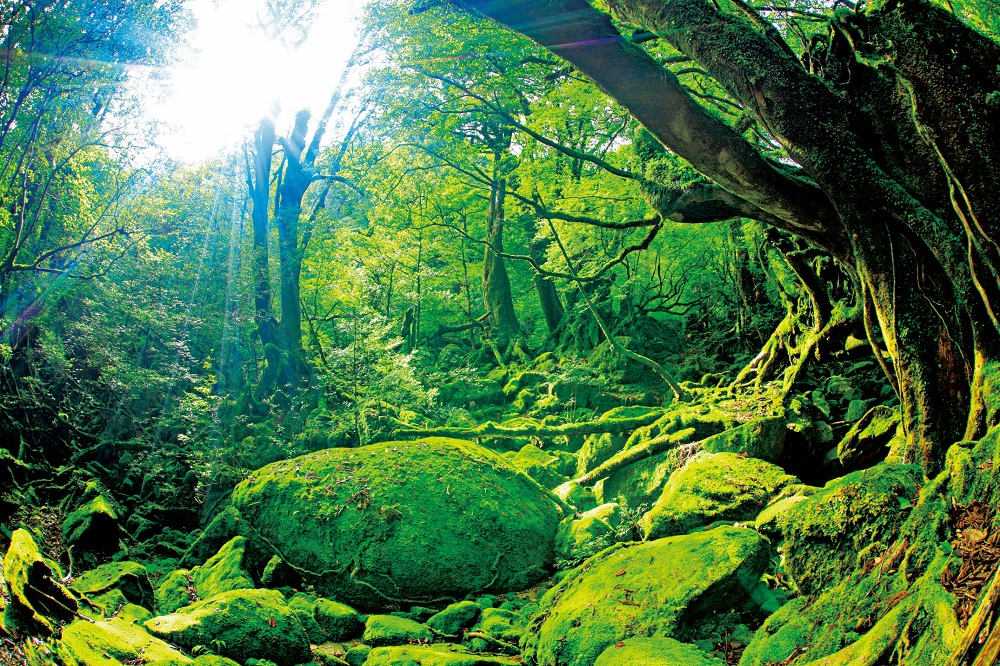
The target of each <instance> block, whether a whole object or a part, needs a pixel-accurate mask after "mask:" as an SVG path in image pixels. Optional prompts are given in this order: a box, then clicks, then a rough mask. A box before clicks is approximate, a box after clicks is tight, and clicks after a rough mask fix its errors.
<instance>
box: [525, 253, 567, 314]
mask: <svg viewBox="0 0 1000 666" xmlns="http://www.w3.org/2000/svg"><path fill="white" fill-rule="evenodd" d="M549 242H550V241H549V240H548V239H547V238H541V239H536V240H534V241H532V242H531V244H530V245H529V246H528V253H529V254H530V255H531V258H532V259H534V260H535V261H536V262H537V263H538V264H539V265H541V264H542V263H543V262H544V260H545V248H546V247H547V246H548V244H549ZM535 291H537V292H538V302H539V304H540V305H541V307H542V314H543V315H544V316H545V325H546V326H547V327H548V329H549V333H550V334H554V333H555V332H556V330H557V329H558V328H559V324H560V323H562V319H563V315H564V314H565V309H564V308H563V304H562V301H561V300H560V299H559V290H558V289H556V283H555V282H553V281H552V279H551V278H548V277H546V276H544V275H541V274H540V273H536V274H535Z"/></svg>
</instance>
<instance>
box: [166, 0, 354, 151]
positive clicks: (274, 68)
mask: <svg viewBox="0 0 1000 666" xmlns="http://www.w3.org/2000/svg"><path fill="white" fill-rule="evenodd" d="M361 4H362V3H361V1H360V0H334V1H331V2H328V3H326V4H325V5H324V6H322V7H320V8H319V11H318V14H317V16H316V20H315V22H314V24H313V26H312V30H311V31H310V33H309V36H308V39H306V40H305V41H304V42H303V43H302V44H301V45H299V46H298V47H297V48H294V47H291V46H287V45H285V44H282V43H281V42H280V40H277V39H272V38H271V37H270V35H268V34H267V33H266V32H265V31H264V30H262V29H261V28H260V27H259V20H258V16H259V12H260V9H261V7H262V5H263V2H257V1H252V2H248V1H246V0H193V1H192V2H191V3H190V5H189V7H190V9H191V11H192V13H193V14H194V17H195V19H196V21H197V25H196V27H195V29H194V30H193V31H192V32H191V33H190V34H189V35H188V38H187V43H188V45H189V47H188V51H187V53H184V54H182V56H181V59H180V61H179V62H178V63H177V64H176V65H175V67H174V70H173V71H172V72H171V73H170V75H169V76H168V78H167V81H166V89H165V90H164V91H163V94H162V97H161V99H160V100H159V101H158V102H154V103H153V106H152V110H151V114H152V116H153V118H155V119H156V120H159V121H161V122H162V123H164V124H165V128H164V130H163V131H162V132H161V136H160V139H159V144H160V145H161V146H162V147H163V148H164V149H165V150H166V151H167V153H168V154H169V155H170V156H171V157H173V158H174V159H177V160H181V161H186V162H191V161H197V160H199V159H204V158H206V157H208V156H210V155H212V154H214V153H216V152H218V151H219V150H222V149H224V148H227V147H229V146H232V145H234V144H235V143H237V142H238V141H239V140H240V138H241V137H242V136H244V134H245V132H246V130H247V129H248V128H249V127H250V126H252V125H254V124H256V122H257V121H258V120H259V119H260V118H261V117H262V116H263V115H265V114H267V113H269V112H271V110H272V109H278V110H279V111H280V113H281V114H283V115H288V116H290V115H291V114H294V113H295V112H296V111H298V110H299V109H301V108H310V109H313V110H314V111H317V112H318V110H320V109H322V108H323V106H324V105H325V104H326V102H327V100H328V99H329V96H330V93H331V92H332V89H333V86H334V85H335V84H336V80H337V78H338V76H339V74H340V70H341V68H342V67H343V65H344V63H345V62H346V60H347V58H348V57H349V55H350V53H351V50H352V48H353V47H354V44H355V41H356V40H355V34H354V30H355V25H354V20H353V16H354V12H355V9H356V8H358V7H360V5H361Z"/></svg>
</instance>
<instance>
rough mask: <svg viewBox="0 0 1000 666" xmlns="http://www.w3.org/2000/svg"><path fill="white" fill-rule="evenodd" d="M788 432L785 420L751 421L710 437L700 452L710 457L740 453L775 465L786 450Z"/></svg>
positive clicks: (782, 418) (779, 417)
mask: <svg viewBox="0 0 1000 666" xmlns="http://www.w3.org/2000/svg"><path fill="white" fill-rule="evenodd" d="M787 432H788V428H787V427H786V422H785V417H784V416H772V417H766V418H761V419H754V420H752V421H748V422H746V423H744V424H743V425H741V426H739V427H737V428H732V429H731V430H726V431H725V432H721V433H719V434H718V435H713V436H712V437H709V438H708V439H706V440H705V441H704V442H703V443H702V449H704V450H705V451H708V452H709V453H740V454H743V455H746V456H750V457H751V458H759V459H761V460H767V461H769V462H775V461H777V460H778V458H779V457H780V456H781V452H782V451H783V450H784V448H785V435H786V434H787Z"/></svg>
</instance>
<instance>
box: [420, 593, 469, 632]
mask: <svg viewBox="0 0 1000 666" xmlns="http://www.w3.org/2000/svg"><path fill="white" fill-rule="evenodd" d="M479 613H480V608H479V606H477V605H476V604H475V603H473V602H471V601H459V602H458V603H457V604H451V605H449V606H448V607H447V608H445V609H444V610H443V611H441V612H440V613H436V614H434V615H433V616H432V617H431V618H430V619H429V620H427V626H428V627H430V628H431V629H433V630H434V631H436V632H437V633H439V634H444V635H445V636H455V635H457V634H458V632H460V631H461V630H462V629H467V628H469V627H471V626H472V625H473V624H475V623H476V620H478V619H479Z"/></svg>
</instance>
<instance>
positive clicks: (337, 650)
mask: <svg viewBox="0 0 1000 666" xmlns="http://www.w3.org/2000/svg"><path fill="white" fill-rule="evenodd" d="M312 656H313V661H314V662H315V663H316V664H318V665H319V666H350V662H348V661H347V660H346V659H345V658H344V657H346V656H347V650H345V649H344V646H343V645H341V644H340V643H322V644H320V645H314V646H312Z"/></svg>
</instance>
